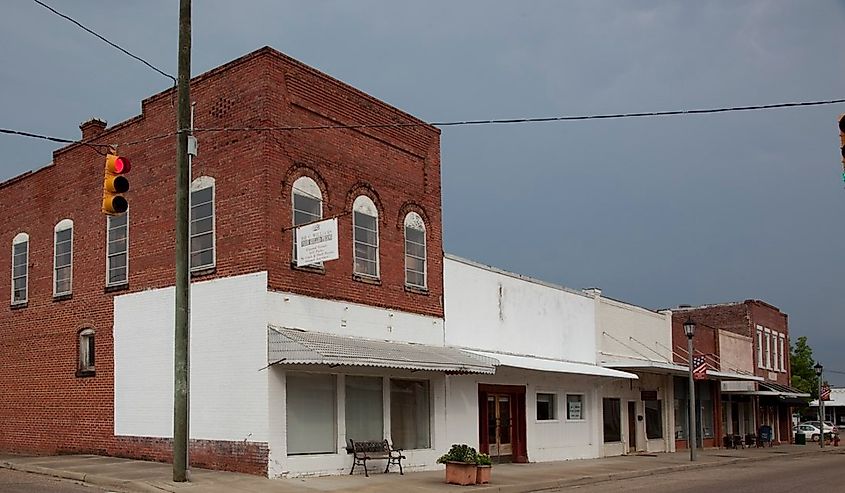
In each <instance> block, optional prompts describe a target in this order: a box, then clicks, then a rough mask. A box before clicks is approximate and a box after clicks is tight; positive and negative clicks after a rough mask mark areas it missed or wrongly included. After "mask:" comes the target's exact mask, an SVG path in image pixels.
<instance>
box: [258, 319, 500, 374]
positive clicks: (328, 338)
mask: <svg viewBox="0 0 845 493" xmlns="http://www.w3.org/2000/svg"><path fill="white" fill-rule="evenodd" d="M267 361H268V363H269V365H276V364H284V365H329V366H372V367H380V368H398V369H403V370H416V371H439V372H446V373H455V374H460V373H488V374H492V373H495V372H496V369H495V367H494V365H495V364H496V363H498V361H496V360H494V359H491V358H485V357H482V356H477V355H473V354H468V353H466V352H464V351H461V350H460V349H456V348H451V347H444V346H429V345H426V344H415V343H407V342H395V341H384V340H373V339H363V338H359V337H349V336H340V335H334V334H326V333H323V332H314V331H310V330H300V329H289V328H283V327H275V326H268V327H267Z"/></svg>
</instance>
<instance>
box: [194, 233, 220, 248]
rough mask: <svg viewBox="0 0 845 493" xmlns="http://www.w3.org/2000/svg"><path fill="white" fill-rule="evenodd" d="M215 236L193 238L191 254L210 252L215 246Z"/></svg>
mask: <svg viewBox="0 0 845 493" xmlns="http://www.w3.org/2000/svg"><path fill="white" fill-rule="evenodd" d="M213 243H214V242H213V236H212V235H211V233H205V234H202V235H199V236H194V237H193V238H191V252H192V253H197V252H201V251H203V250H209V249H210V248H211V247H212V245H213Z"/></svg>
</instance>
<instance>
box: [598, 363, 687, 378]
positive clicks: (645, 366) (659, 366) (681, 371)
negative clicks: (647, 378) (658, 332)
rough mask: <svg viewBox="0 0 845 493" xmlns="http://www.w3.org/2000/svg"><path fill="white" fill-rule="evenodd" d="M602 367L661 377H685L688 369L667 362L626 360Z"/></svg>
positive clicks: (603, 364) (604, 364)
mask: <svg viewBox="0 0 845 493" xmlns="http://www.w3.org/2000/svg"><path fill="white" fill-rule="evenodd" d="M602 366H604V367H606V368H615V369H618V370H628V371H640V372H644V373H658V374H662V375H678V376H681V375H686V374H687V373H688V372H689V369H688V368H687V367H686V366H682V365H676V364H674V363H669V362H668V361H650V360H628V361H605V362H604V363H602Z"/></svg>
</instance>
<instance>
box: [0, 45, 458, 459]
mask: <svg viewBox="0 0 845 493" xmlns="http://www.w3.org/2000/svg"><path fill="white" fill-rule="evenodd" d="M191 95H192V99H193V102H194V103H195V104H196V114H195V127H196V128H198V129H215V130H207V131H201V130H200V131H198V132H197V134H196V135H197V137H198V139H199V148H200V152H199V155H198V157H196V158H194V161H193V169H192V176H193V177H194V178H195V180H194V185H193V188H192V190H193V191H194V194H195V196H194V198H193V201H194V210H193V214H194V216H193V217H194V221H193V223H192V231H193V232H194V234H195V238H194V240H195V245H194V247H193V248H192V252H193V255H192V262H193V263H194V269H193V276H192V277H193V282H194V283H195V284H196V285H197V286H198V287H197V288H196V289H197V290H198V293H199V294H198V295H197V296H199V298H198V300H201V294H202V293H201V286H212V285H214V282H216V281H218V280H225V279H233V278H238V277H239V276H249V275H252V274H255V273H261V276H262V277H261V279H265V277H263V276H266V281H264V280H262V281H261V282H262V283H264V284H265V285H266V286H265V287H266V289H264V290H263V291H261V292H260V293H258V294H256V296H265V294H261V293H264V292H265V291H266V292H268V293H273V292H284V293H286V294H285V295H284V301H289V300H290V298H291V297H294V296H301V297H302V299H309V300H310V299H317V300H321V299H322V300H333V302H336V303H337V304H338V306H346V308H347V310H349V309H350V307H352V308H351V309H352V310H363V309H364V308H359V306H363V307H375V308H380V309H383V311H384V312H385V315H384V316H385V317H387V314H386V313H387V312H388V311H390V317H393V311H397V312H398V313H399V314H407V316H409V317H410V316H418V317H425V320H430V319H431V320H434V322H427V323H428V324H429V325H431V324H432V323H434V324H435V325H436V323H437V320H438V319H439V320H441V321H442V318H443V306H442V298H441V296H442V290H443V286H442V258H443V255H442V243H441V195H440V194H441V192H440V154H439V149H440V138H439V130H437V129H436V128H434V127H431V126H429V125H426V124H424V122H422V121H420V120H418V119H415V118H414V117H412V116H410V115H408V114H406V113H403V112H401V111H399V110H397V109H395V108H392V107H390V106H388V105H387V104H385V103H383V102H381V101H379V100H377V99H375V98H373V97H371V96H368V95H366V94H364V93H362V92H361V91H358V90H356V89H354V88H352V87H350V86H348V85H346V84H344V83H342V82H340V81H338V80H336V79H333V78H331V77H329V76H327V75H325V74H323V73H321V72H319V71H317V70H315V69H313V68H310V67H308V66H306V65H304V64H302V63H300V62H298V61H296V60H293V59H291V58H289V57H287V56H285V55H283V54H281V53H279V52H277V51H275V50H273V49H270V48H266V47H265V48H262V49H260V50H257V51H255V52H253V53H250V54H248V55H246V56H243V57H241V58H239V59H237V60H234V61H232V62H230V63H227V64H225V65H223V66H221V67H218V68H216V69H213V70H211V71H209V72H207V73H205V74H202V75H200V76H197V77H195V78H194V79H193V80H192V82H191ZM174 98H175V93H174V91H173V90H168V91H164V92H162V93H159V94H157V95H154V96H152V97H150V98H147V99H145V100H144V101H143V102H142V104H141V107H142V111H141V114H140V115H138V116H136V117H134V118H131V119H129V120H126V121H124V122H121V123H119V124H117V125H114V126H111V127H108V128H106V125H105V123H103V122H100V121H98V120H92V121H90V122H86V123H85V124H83V125H81V126H80V128H81V129H82V133H83V138H84V140H85V141H86V143H87V144H93V147H92V146H91V145H82V144H73V145H69V146H66V147H64V148H61V149H59V150H57V151H55V152H54V154H53V159H52V162H51V163H50V164H49V165H48V166H46V167H44V168H41V169H38V170H36V171H32V172H27V173H24V174H23V175H21V176H18V177H15V178H12V179H10V180H7V181H6V182H4V183H2V184H0V210H2V211H4V212H3V214H2V215H0V242H2V243H3V244H5V245H6V246H5V247H4V248H0V265H2V266H6V267H4V269H5V270H4V271H5V272H7V273H9V272H12V279H10V278H9V277H6V276H0V298H3V299H6V300H10V303H6V304H3V305H2V306H0V341H2V342H0V395H3V399H2V401H3V405H2V406H0V450H2V451H6V452H26V453H43V454H54V453H93V454H105V455H116V456H126V457H139V458H145V459H155V460H169V454H170V445H169V441H170V440H169V438H167V437H166V436H160V435H161V434H159V436H156V433H148V434H145V435H135V434H133V433H116V430H119V429H121V427H123V426H124V425H123V424H122V423H123V422H124V421H125V420H123V418H120V420H121V422H117V421H116V413H118V415H119V414H120V409H117V410H116V408H121V406H124V404H122V403H121V402H119V399H118V397H116V395H115V385H116V382H123V380H122V379H123V378H124V376H125V374H126V373H125V372H124V373H121V374H120V375H118V374H117V373H118V372H116V365H115V358H116V356H115V355H116V352H115V349H114V348H115V334H116V333H117V325H118V324H119V323H124V322H117V321H116V320H117V319H121V320H123V318H122V317H121V316H118V315H119V314H117V313H116V308H115V307H116V306H118V305H120V304H121V303H123V302H122V301H120V300H129V301H127V303H129V302H130V301H131V300H134V299H140V298H141V297H143V296H144V295H145V294H146V293H150V292H159V291H161V292H163V293H167V292H168V291H167V290H168V288H169V287H171V286H173V284H174V278H175V274H174V239H173V236H174V229H175V227H174V217H175V212H174V210H175V164H174V163H175V155H176V153H175V136H174V135H173V132H174V129H175V121H176V116H175V111H176V107H175V104H174ZM397 123H398V124H413V126H402V127H390V126H389V125H390V124H397ZM354 125H370V127H358V128H342V129H337V128H334V129H325V128H322V129H314V128H313V127H325V126H354ZM380 125H381V126H380ZM268 127H273V128H281V129H279V130H250V129H255V128H265V129H266V128H268ZM296 127H311V128H312V129H309V130H295V129H294V128H296ZM221 129H231V130H221ZM98 144H117V145H118V151H119V153H120V154H121V155H124V156H127V157H129V158H130V159H131V160H132V163H133V168H132V171H131V173H130V174H129V179H130V182H131V190H130V192H129V193H128V194H127V197H128V200H129V204H130V206H129V213H128V215H127V216H124V217H125V218H127V219H126V220H128V225H127V223H126V221H124V220H121V219H114V220H112V221H113V222H109V221H108V220H107V218H106V217H105V216H103V215H102V214H101V213H100V202H101V193H102V172H103V161H104V158H103V156H102V154H101V153H102V150H103V148H101V147H97V145H98ZM295 183H298V184H299V185H297V186H295ZM295 195H298V198H297V197H295ZM303 199H304V200H303ZM297 200H299V201H300V202H299V203H298V202H297ZM209 204H210V205H209ZM294 209H297V211H298V212H297V213H298V214H300V213H301V214H303V216H302V217H300V218H299V219H296V221H297V223H302V222H306V220H312V219H316V218H319V217H324V218H328V217H335V216H336V217H337V218H338V222H339V226H338V238H339V249H340V259H339V260H335V261H331V262H325V263H324V264H321V265H317V266H309V267H297V266H296V263H295V262H294V261H293V258H292V255H293V230H292V229H290V228H291V226H292V225H293V224H294V221H295V219H294V213H293V210H294ZM297 217H299V216H297ZM303 218H304V219H303ZM409 228H410V229H409ZM409 231H411V233H414V232H416V233H420V234H419V235H417V236H414V238H411V237H410V236H409V234H410V233H409ZM416 233H414V234H416ZM127 236H128V243H127V240H126V238H127ZM409 241H410V242H411V243H412V244H413V245H412V246H414V247H416V249H415V250H413V252H414V254H413V255H411V254H409V252H410V251H411V250H409V248H411V247H409V243H408V242H409ZM409 255H410V256H409ZM10 267H11V268H10ZM265 273H266V274H265ZM247 299H249V298H247ZM280 299H281V298H280ZM298 299H299V298H296V300H298ZM296 300H294V301H296ZM121 306H122V305H121ZM146 306H147V307H148V308H147V312H146V313H148V314H149V316H150V318H151V320H152V319H155V318H156V317H159V316H160V317H162V320H166V319H168V318H172V311H173V306H172V304H169V303H161V304H157V305H146ZM341 309H342V308H341ZM195 311H196V308H195ZM379 313H381V312H379ZM198 316H199V314H197V317H198ZM397 316H398V315H397ZM402 316H405V315H402ZM130 322H132V323H134V321H130ZM346 322H347V321H346V319H344V320H343V322H342V325H343V326H344V327H345V324H346ZM126 323H128V322H126ZM126 323H124V326H125V327H129V326H132V327H135V326H134V325H131V324H130V325H126ZM150 323H151V324H153V322H152V321H151V322H150ZM162 323H163V324H164V325H162V327H165V328H166V323H165V322H162ZM338 323H340V322H338ZM349 323H350V324H354V319H353V317H350V320H349ZM264 325H265V326H266V321H265V322H264ZM441 326H442V324H441ZM163 330H164V329H163ZM203 330H204V326H203V324H202V323H201V322H198V321H197V319H195V321H194V325H193V331H194V332H195V336H197V337H201V335H202V333H201V331H203ZM261 330H264V331H265V332H266V328H265V329H261ZM391 330H392V328H391ZM133 331H136V330H135V329H133ZM129 332H131V331H129V330H128V329H124V331H123V333H124V334H128V333H129ZM136 332H137V331H136ZM163 333H166V330H165V331H164V332H163ZM259 335H260V336H261V337H262V338H264V340H266V333H261V334H259ZM235 336H237V335H235ZM122 337H123V336H122ZM126 337H128V335H127V336H126ZM233 337H234V336H233ZM234 340H235V341H237V339H234ZM131 342H132V341H131V340H130V342H128V343H127V344H130V343H131ZM171 344H172V342H171ZM171 347H172V346H171ZM141 350H142V349H141V348H140V347H139V349H138V351H141ZM151 352H153V351H151ZM259 352H260V351H259ZM130 353H131V352H130V351H128V350H127V352H126V353H124V354H130ZM162 361H163V362H165V361H166V359H163V360H162ZM263 363H264V365H266V356H265V359H264V362H263ZM192 364H193V362H192ZM201 364H202V362H201V361H198V362H197V365H201ZM264 365H261V366H264ZM222 366H224V367H225V364H223V365H222ZM165 370H166V368H165V369H164V370H162V373H161V375H162V376H163V377H162V378H164V379H163V380H161V381H162V382H164V381H166V378H165V377H164V376H166V375H167V371H165ZM197 371H199V370H197ZM267 373H268V372H266V371H265V372H264V373H263V374H262V375H266V374H267ZM215 375H216V376H215V377H214V378H218V379H220V380H219V381H220V382H221V383H220V385H226V383H225V382H226V380H225V379H226V378H227V376H226V370H225V369H223V370H220V372H219V373H217V374H215ZM151 378H152V377H151ZM192 378H194V377H193V376H192ZM262 378H266V377H263V376H262ZM270 378H271V379H272V378H273V377H272V376H271V377H270ZM141 384H143V382H140V383H139V382H134V381H133V382H131V385H134V387H131V386H130V387H131V388H130V390H128V391H127V392H129V391H134V390H132V389H135V390H137V389H138V388H140V387H139V386H140V385H141ZM121 385H123V383H121ZM127 385H129V384H127ZM229 385H231V387H230V388H231V390H232V391H235V392H236V391H237V390H238V387H239V385H238V384H237V383H232V382H229ZM261 385H266V382H264V383H261ZM153 390H154V389H153ZM163 395H166V393H165V394H163ZM197 398H201V396H199V397H197ZM233 399H237V397H233ZM133 402H134V401H133ZM138 402H144V396H143V395H140V394H139V397H138ZM244 405H245V406H246V403H244ZM164 407H165V408H166V407H167V406H164ZM247 407H249V406H247ZM224 411H225V410H224ZM224 411H219V412H220V413H221V414H223V413H224ZM192 412H193V410H192ZM209 412H210V411H209ZM225 412H229V411H225ZM162 416H164V415H162ZM133 419H135V418H133ZM262 420H264V421H267V419H266V416H265V417H261V418H256V420H255V421H256V422H258V423H259V424H258V425H256V426H257V429H262V430H264V429H266V428H267V427H268V426H269V427H270V428H272V427H273V425H272V424H270V425H267V424H266V423H265V424H262ZM154 424H155V423H154ZM154 424H153V425H154ZM159 424H160V423H159ZM153 425H151V426H153ZM165 425H166V423H165ZM132 426H135V425H132ZM132 426H129V425H127V429H130V428H132ZM215 426H216V425H215V423H214V422H209V424H208V427H209V429H214V428H215ZM162 428H163V429H166V428H167V426H162ZM268 433H269V432H268ZM232 435H233V436H237V437H238V438H239V439H237V440H235V439H234V438H229V439H225V438H219V439H196V440H192V450H191V461H192V463H193V465H195V466H200V467H214V468H222V469H230V470H236V471H245V472H252V473H258V474H266V473H267V467H268V466H267V464H268V440H266V439H256V438H255V435H252V433H251V432H250V433H249V434H247V433H246V432H244V433H243V435H239V434H235V433H233V434H232ZM250 435H252V437H250ZM242 436H243V438H242V439H241V437H242Z"/></svg>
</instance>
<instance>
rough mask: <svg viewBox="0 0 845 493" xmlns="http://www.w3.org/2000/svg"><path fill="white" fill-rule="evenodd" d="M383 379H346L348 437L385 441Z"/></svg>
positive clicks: (355, 377) (348, 377)
mask: <svg viewBox="0 0 845 493" xmlns="http://www.w3.org/2000/svg"><path fill="white" fill-rule="evenodd" d="M382 387H383V385H382V378H381V377H358V376H352V375H348V376H347V377H346V402H345V405H346V436H347V438H351V439H353V440H379V441H380V440H383V439H384V390H383V388H382Z"/></svg>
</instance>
